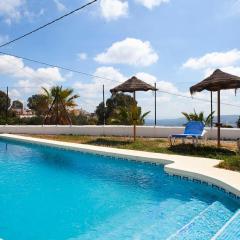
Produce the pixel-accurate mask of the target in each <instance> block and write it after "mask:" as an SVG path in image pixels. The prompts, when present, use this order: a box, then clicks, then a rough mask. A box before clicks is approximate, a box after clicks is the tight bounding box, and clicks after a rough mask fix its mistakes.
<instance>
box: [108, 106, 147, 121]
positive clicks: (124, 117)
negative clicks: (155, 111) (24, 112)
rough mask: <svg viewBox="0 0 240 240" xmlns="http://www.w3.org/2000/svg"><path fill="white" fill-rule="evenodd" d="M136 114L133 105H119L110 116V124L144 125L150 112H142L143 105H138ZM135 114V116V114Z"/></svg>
mask: <svg viewBox="0 0 240 240" xmlns="http://www.w3.org/2000/svg"><path fill="white" fill-rule="evenodd" d="M135 112H136V113H135V114H134V111H133V106H130V107H126V106H124V107H118V108H117V109H115V110H114V112H113V114H112V115H111V116H110V118H109V120H108V123H109V124H120V125H133V124H134V122H135V124H136V125H143V124H144V123H145V118H146V116H147V115H148V114H149V113H150V111H149V112H145V113H143V114H142V111H141V107H137V110H136V111H135ZM134 115H135V116H134Z"/></svg>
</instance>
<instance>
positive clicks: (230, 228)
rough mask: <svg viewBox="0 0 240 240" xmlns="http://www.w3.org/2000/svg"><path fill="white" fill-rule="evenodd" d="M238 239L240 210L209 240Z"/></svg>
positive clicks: (239, 237) (239, 235)
mask: <svg viewBox="0 0 240 240" xmlns="http://www.w3.org/2000/svg"><path fill="white" fill-rule="evenodd" d="M234 239H236V240H237V239H240V210H238V211H237V212H236V213H235V214H234V215H233V217H232V218H231V219H230V220H229V221H228V222H227V223H226V224H225V225H224V226H223V227H222V228H221V229H220V230H219V231H218V232H217V233H216V234H215V236H214V237H213V238H212V239H211V240H234Z"/></svg>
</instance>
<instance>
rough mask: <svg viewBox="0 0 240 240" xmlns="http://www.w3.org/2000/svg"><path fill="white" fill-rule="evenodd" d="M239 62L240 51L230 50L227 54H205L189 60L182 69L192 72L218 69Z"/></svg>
mask: <svg viewBox="0 0 240 240" xmlns="http://www.w3.org/2000/svg"><path fill="white" fill-rule="evenodd" d="M239 60H240V51H239V50H238V49H232V50H230V51H227V52H212V53H207V54H205V55H204V56H202V57H199V58H190V59H188V60H187V61H186V62H185V63H184V64H183V67H184V68H190V69H194V70H198V69H206V68H211V67H213V68H220V67H227V66H230V65H233V64H236V63H237V62H238V61H239Z"/></svg>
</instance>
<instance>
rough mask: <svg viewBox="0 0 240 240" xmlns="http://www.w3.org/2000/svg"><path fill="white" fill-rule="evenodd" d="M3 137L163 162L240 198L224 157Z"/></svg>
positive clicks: (237, 178)
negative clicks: (211, 157)
mask: <svg viewBox="0 0 240 240" xmlns="http://www.w3.org/2000/svg"><path fill="white" fill-rule="evenodd" d="M0 137H1V138H5V139H12V140H18V141H23V142H28V143H35V144H41V145H46V146H51V147H59V148H64V149H69V150H74V151H81V152H87V153H94V154H100V155H105V156H111V157H118V158H126V159H129V160H135V161H141V162H149V163H155V164H162V165H164V170H165V172H166V173H168V174H169V175H172V176H176V177H180V178H183V179H185V180H193V181H196V182H199V183H202V184H209V185H211V186H212V187H213V188H217V189H219V190H222V191H224V192H226V193H228V194H229V195H230V196H231V197H233V198H237V199H238V200H239V199H240V173H239V172H235V171H231V170H226V169H221V168H217V167H216V166H217V165H218V164H219V163H220V162H221V160H217V159H210V158H202V157H190V156H181V155H170V154H163V153H151V152H144V151H135V150H126V149H119V148H112V147H102V146H95V145H87V144H79V143H70V142H62V141H54V140H47V139H40V138H34V137H27V136H21V135H14V134H0Z"/></svg>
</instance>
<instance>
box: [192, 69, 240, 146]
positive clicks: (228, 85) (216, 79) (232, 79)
mask: <svg viewBox="0 0 240 240" xmlns="http://www.w3.org/2000/svg"><path fill="white" fill-rule="evenodd" d="M238 88H240V77H237V76H235V75H232V74H229V73H225V72H223V71H221V70H220V69H217V70H215V71H214V72H213V73H212V75H210V76H209V77H207V78H206V79H204V80H203V81H201V82H199V83H197V84H196V85H194V86H192V87H190V92H191V94H193V93H195V92H201V91H203V90H208V91H211V94H212V92H217V99H218V100H217V102H218V118H217V128H218V130H217V138H218V147H220V137H221V133H220V132H221V130H220V129H221V126H222V124H221V116H220V115H221V113H220V112H221V110H220V109H221V108H220V91H221V90H227V89H235V91H236V90H237V89H238ZM211 96H212V95H211ZM211 105H212V97H211Z"/></svg>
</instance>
